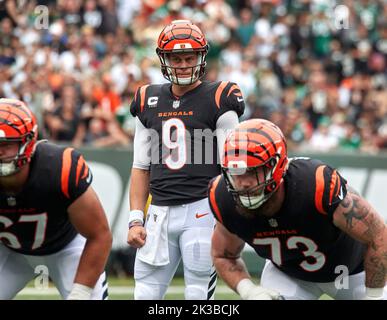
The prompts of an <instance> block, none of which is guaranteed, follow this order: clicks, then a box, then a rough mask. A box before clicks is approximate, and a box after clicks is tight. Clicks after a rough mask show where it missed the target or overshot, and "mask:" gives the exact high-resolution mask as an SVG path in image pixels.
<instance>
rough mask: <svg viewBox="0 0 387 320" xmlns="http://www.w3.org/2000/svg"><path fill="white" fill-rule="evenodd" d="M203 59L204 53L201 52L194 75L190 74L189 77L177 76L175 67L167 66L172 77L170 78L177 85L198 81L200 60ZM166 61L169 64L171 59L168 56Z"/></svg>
mask: <svg viewBox="0 0 387 320" xmlns="http://www.w3.org/2000/svg"><path fill="white" fill-rule="evenodd" d="M201 59H202V54H201V53H199V54H198V60H197V62H196V64H198V66H197V67H194V68H193V71H192V72H193V76H190V77H187V78H179V77H176V76H175V75H174V72H173V71H174V68H168V67H167V71H168V75H169V77H170V79H171V80H172V82H173V83H175V84H177V85H182V86H186V85H190V84H192V83H194V82H196V81H197V80H198V79H199V71H200V65H199V64H200V62H201ZM165 61H166V63H167V65H169V64H170V63H169V61H168V59H167V58H165Z"/></svg>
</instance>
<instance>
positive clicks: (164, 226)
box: [137, 205, 169, 266]
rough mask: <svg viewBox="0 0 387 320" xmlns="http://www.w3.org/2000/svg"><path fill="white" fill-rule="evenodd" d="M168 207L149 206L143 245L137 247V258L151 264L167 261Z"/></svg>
mask: <svg viewBox="0 0 387 320" xmlns="http://www.w3.org/2000/svg"><path fill="white" fill-rule="evenodd" d="M168 211H169V208H168V207H155V206H152V205H151V206H150V207H149V209H148V217H147V222H146V232H147V236H146V241H145V245H144V246H143V247H141V248H140V249H138V251H137V257H138V259H139V260H141V261H143V262H145V263H148V264H150V265H153V266H164V265H166V264H168V263H169V249H168Z"/></svg>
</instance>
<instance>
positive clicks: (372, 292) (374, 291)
mask: <svg viewBox="0 0 387 320" xmlns="http://www.w3.org/2000/svg"><path fill="white" fill-rule="evenodd" d="M383 291H384V288H367V287H366V297H365V299H366V300H382V299H383Z"/></svg>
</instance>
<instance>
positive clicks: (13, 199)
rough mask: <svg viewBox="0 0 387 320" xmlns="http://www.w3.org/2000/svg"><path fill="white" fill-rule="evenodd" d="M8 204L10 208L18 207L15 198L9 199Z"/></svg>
mask: <svg viewBox="0 0 387 320" xmlns="http://www.w3.org/2000/svg"><path fill="white" fill-rule="evenodd" d="M7 203H8V205H9V206H10V207H14V206H16V198H15V197H8V198H7Z"/></svg>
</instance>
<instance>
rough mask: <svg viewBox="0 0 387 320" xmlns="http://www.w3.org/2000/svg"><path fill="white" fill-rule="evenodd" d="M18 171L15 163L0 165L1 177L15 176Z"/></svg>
mask: <svg viewBox="0 0 387 320" xmlns="http://www.w3.org/2000/svg"><path fill="white" fill-rule="evenodd" d="M17 171H18V168H17V167H16V165H15V162H14V161H12V162H7V163H0V176H1V177H6V176H10V175H12V174H14V173H15V172H17Z"/></svg>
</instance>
